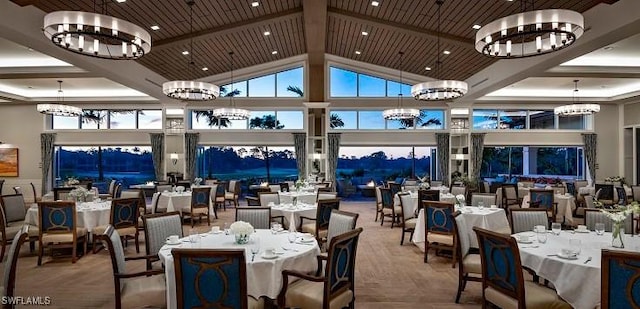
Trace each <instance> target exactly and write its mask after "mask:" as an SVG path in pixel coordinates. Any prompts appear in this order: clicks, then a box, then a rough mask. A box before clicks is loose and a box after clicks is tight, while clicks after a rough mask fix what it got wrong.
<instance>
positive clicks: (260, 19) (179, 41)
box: [13, 0, 615, 80]
mask: <svg viewBox="0 0 640 309" xmlns="http://www.w3.org/2000/svg"><path fill="white" fill-rule="evenodd" d="M13 1H14V2H16V3H19V4H21V5H25V4H34V5H36V6H37V7H38V8H40V9H41V10H43V11H45V12H51V11H57V10H83V11H89V12H93V11H96V10H97V11H100V3H101V2H102V1H97V4H98V6H97V8H96V7H94V1H86V0H30V1H29V0H13ZM251 2H252V1H251V0H208V1H204V0H200V1H197V2H196V6H195V8H196V12H195V13H194V34H193V35H190V33H189V9H188V5H187V4H186V2H185V1H182V0H164V1H158V0H128V1H126V2H124V3H115V2H111V1H109V5H108V8H107V14H109V15H113V16H116V17H118V18H122V19H125V20H128V21H131V22H133V23H135V24H137V25H139V26H142V27H144V28H146V29H149V28H150V27H151V26H152V25H158V26H159V27H160V30H158V31H151V30H149V31H150V32H151V34H152V36H153V47H152V50H151V53H149V54H148V55H146V56H145V57H143V58H142V59H140V60H138V61H140V63H141V64H143V65H145V66H147V67H148V68H150V69H151V70H153V71H155V72H157V73H158V74H161V75H163V76H164V77H166V78H167V79H194V78H202V77H205V76H208V75H213V74H217V73H222V72H226V71H229V63H228V52H229V51H234V52H235V67H236V68H242V67H248V66H252V65H257V64H262V63H266V62H270V61H274V60H278V59H283V58H287V57H291V56H295V55H300V54H304V53H306V41H305V34H304V27H305V24H304V22H305V21H304V18H303V15H302V1H301V0H261V1H259V3H260V5H259V6H258V7H252V6H251ZM379 2H380V5H379V6H378V7H374V6H372V5H371V4H370V1H369V0H350V1H343V0H329V1H328V6H327V12H328V19H327V35H326V53H328V54H333V55H337V56H341V57H345V58H348V59H353V60H358V61H364V62H368V63H372V64H376V65H381V66H385V67H391V68H399V58H398V56H397V55H398V52H399V51H404V52H405V58H404V60H403V67H402V68H401V69H402V70H404V71H407V72H412V73H415V74H421V75H425V76H429V77H433V78H443V79H459V80H464V79H466V78H468V77H470V76H471V75H473V74H474V73H476V72H478V71H479V70H481V69H483V68H485V67H487V66H488V65H490V64H492V63H493V62H494V60H492V59H490V58H486V57H484V56H482V55H481V54H479V53H477V52H476V51H475V49H474V47H473V40H474V37H475V30H474V29H472V28H471V27H472V26H473V25H474V24H479V25H484V24H486V23H489V22H491V21H492V20H495V19H497V18H500V17H503V16H506V15H510V14H514V13H517V12H520V11H521V2H520V1H507V0H484V1H468V0H447V1H446V2H445V4H444V5H443V6H442V25H441V29H442V34H441V37H442V40H441V50H449V51H451V54H450V55H446V56H445V55H441V60H442V61H443V63H442V66H441V74H440V76H438V74H437V72H436V70H435V67H436V65H435V62H436V58H437V53H440V52H441V51H437V50H436V34H437V27H438V25H437V5H436V1H435V0H429V1H416V0H393V1H391V0H380V1H379ZM534 2H535V9H547V8H564V9H571V10H575V11H579V12H584V11H586V10H588V9H590V8H591V7H593V6H595V5H597V4H599V3H602V2H605V3H611V2H615V0H614V1H612V0H535V1H534ZM586 23H587V26H588V20H587V21H586ZM264 31H270V32H271V35H269V36H264V35H263V32H264ZM362 31H367V32H368V33H369V35H367V36H364V35H362V34H361V32H362ZM191 37H193V41H194V62H195V69H194V70H189V69H188V60H189V57H188V56H184V55H182V51H184V50H188V49H189V39H190V38H191ZM356 50H357V51H360V52H361V54H360V55H357V54H356V53H355V51H356ZM272 51H277V52H278V53H277V54H275V55H273V54H272ZM427 66H428V67H431V68H432V70H431V71H426V70H425V67H427ZM203 67H207V68H208V71H202V70H201V69H202V68H203Z"/></svg>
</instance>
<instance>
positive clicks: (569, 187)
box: [565, 182, 577, 196]
mask: <svg viewBox="0 0 640 309" xmlns="http://www.w3.org/2000/svg"><path fill="white" fill-rule="evenodd" d="M565 185H566V186H567V193H569V194H571V195H573V196H576V193H577V192H576V184H575V183H573V182H567V183H565Z"/></svg>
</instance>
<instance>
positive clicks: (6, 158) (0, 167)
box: [0, 147, 20, 177]
mask: <svg viewBox="0 0 640 309" xmlns="http://www.w3.org/2000/svg"><path fill="white" fill-rule="evenodd" d="M19 167H20V164H19V156H18V148H9V147H7V148H0V177H18V175H19Z"/></svg>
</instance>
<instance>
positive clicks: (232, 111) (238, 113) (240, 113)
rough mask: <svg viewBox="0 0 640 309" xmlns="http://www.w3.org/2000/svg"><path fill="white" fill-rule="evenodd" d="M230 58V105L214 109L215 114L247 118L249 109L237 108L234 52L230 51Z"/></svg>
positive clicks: (228, 117)
mask: <svg viewBox="0 0 640 309" xmlns="http://www.w3.org/2000/svg"><path fill="white" fill-rule="evenodd" d="M229 59H230V60H231V61H230V63H231V84H229V85H230V87H231V88H232V89H230V91H229V93H228V94H227V96H229V107H220V108H216V109H214V110H213V116H214V117H216V118H224V119H229V120H247V119H249V111H248V110H246V109H242V108H236V106H235V102H234V100H233V97H234V96H235V94H234V92H233V52H229Z"/></svg>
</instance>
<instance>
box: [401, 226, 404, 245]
mask: <svg viewBox="0 0 640 309" xmlns="http://www.w3.org/2000/svg"><path fill="white" fill-rule="evenodd" d="M400 245H401V246H402V245H404V229H402V233H400Z"/></svg>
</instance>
